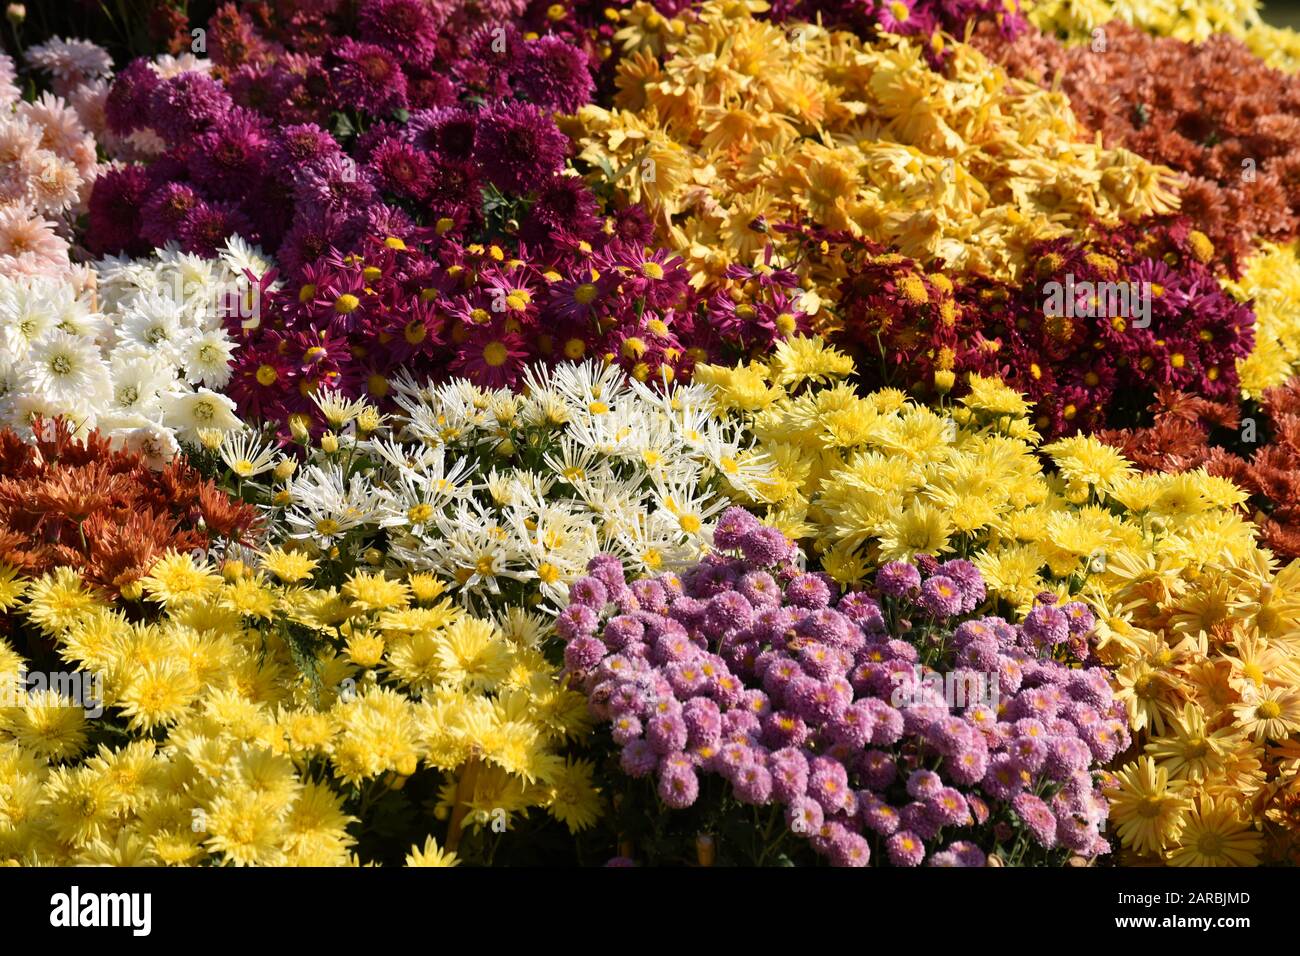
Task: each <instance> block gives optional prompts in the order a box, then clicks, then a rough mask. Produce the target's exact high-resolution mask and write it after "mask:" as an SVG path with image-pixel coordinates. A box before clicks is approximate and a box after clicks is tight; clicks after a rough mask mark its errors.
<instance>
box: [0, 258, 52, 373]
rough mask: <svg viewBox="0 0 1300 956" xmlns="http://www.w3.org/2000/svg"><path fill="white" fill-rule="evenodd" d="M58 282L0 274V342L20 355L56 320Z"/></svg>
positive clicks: (7, 351) (13, 355)
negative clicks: (3, 276) (8, 277)
mask: <svg viewBox="0 0 1300 956" xmlns="http://www.w3.org/2000/svg"><path fill="white" fill-rule="evenodd" d="M58 315H59V300H58V284H57V283H55V282H53V281H51V280H48V279H28V280H27V281H23V280H21V279H7V278H0V342H2V344H3V345H4V352H5V354H6V355H8V356H9V357H10V358H12V359H22V358H25V357H26V356H27V353H28V351H30V349H31V347H32V343H34V342H35V341H36V340H37V339H39V338H41V337H42V336H44V335H45V334H46V333H47V332H49V331H51V330H52V329H54V328H55V327H56V326H57V325H58V322H59V319H58Z"/></svg>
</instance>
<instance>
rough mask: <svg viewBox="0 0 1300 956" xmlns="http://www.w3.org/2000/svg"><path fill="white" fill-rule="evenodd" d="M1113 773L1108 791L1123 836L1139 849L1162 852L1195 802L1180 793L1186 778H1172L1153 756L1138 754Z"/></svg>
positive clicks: (1126, 843)
mask: <svg viewBox="0 0 1300 956" xmlns="http://www.w3.org/2000/svg"><path fill="white" fill-rule="evenodd" d="M1114 776H1115V782H1114V785H1113V786H1110V787H1107V788H1106V789H1105V795H1106V798H1107V799H1108V800H1109V801H1110V818H1111V821H1112V822H1113V823H1114V824H1115V827H1116V830H1117V832H1118V833H1119V836H1120V839H1122V840H1123V841H1124V845H1125V846H1129V847H1132V848H1133V849H1134V850H1136V851H1137V852H1139V853H1150V854H1154V855H1157V856H1159V855H1161V854H1162V853H1163V852H1164V850H1165V849H1166V848H1167V847H1169V846H1171V845H1173V844H1174V843H1175V841H1177V840H1178V838H1179V836H1180V835H1181V834H1182V832H1183V826H1184V823H1185V821H1186V819H1187V812H1188V810H1190V809H1191V806H1192V802H1191V800H1189V799H1188V798H1187V797H1184V796H1182V795H1180V794H1179V790H1181V789H1182V788H1183V787H1184V786H1185V783H1184V781H1180V780H1175V781H1170V779H1169V772H1168V771H1167V770H1165V769H1163V768H1160V767H1158V766H1157V765H1156V762H1155V761H1154V760H1152V759H1151V758H1150V757H1139V758H1138V759H1137V760H1136V761H1135V762H1133V763H1131V764H1129V765H1128V766H1127V767H1124V768H1122V769H1120V770H1118V771H1116V772H1115V775H1114Z"/></svg>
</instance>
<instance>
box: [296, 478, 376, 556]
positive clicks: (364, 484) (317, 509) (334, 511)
mask: <svg viewBox="0 0 1300 956" xmlns="http://www.w3.org/2000/svg"><path fill="white" fill-rule="evenodd" d="M289 493H290V496H291V498H292V504H291V505H290V507H289V510H288V511H287V512H286V513H285V516H284V520H285V522H286V523H287V524H288V526H289V528H290V529H291V530H290V537H292V538H296V539H298V540H300V541H310V542H313V543H315V544H317V545H320V546H321V547H329V546H330V545H331V544H333V543H334V542H335V541H337V540H338V539H339V538H340V537H342V536H343V535H345V534H347V533H348V532H349V531H351V530H352V529H353V528H357V527H360V526H361V525H363V524H367V523H369V522H371V521H373V520H374V519H375V516H376V515H377V514H378V507H377V504H378V498H377V496H376V495H375V489H374V487H373V486H372V485H371V483H370V480H369V479H368V478H367V477H366V476H365V475H362V474H355V475H353V476H352V477H351V478H349V479H347V480H344V478H343V471H342V469H341V468H340V467H339V466H338V465H336V464H330V465H328V466H326V467H321V466H320V465H312V466H310V467H308V468H305V469H303V470H302V471H301V472H299V473H298V475H297V477H296V478H294V481H293V484H292V485H291V486H290V489H289Z"/></svg>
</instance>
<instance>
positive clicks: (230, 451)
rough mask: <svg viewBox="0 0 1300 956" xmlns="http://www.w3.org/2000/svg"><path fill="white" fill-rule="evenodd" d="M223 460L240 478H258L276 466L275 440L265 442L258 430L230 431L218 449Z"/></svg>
mask: <svg viewBox="0 0 1300 956" xmlns="http://www.w3.org/2000/svg"><path fill="white" fill-rule="evenodd" d="M217 453H218V454H219V455H220V456H221V460H222V461H224V462H225V463H226V467H227V468H229V469H230V470H231V471H232V472H233V473H234V474H235V475H236V476H237V477H239V478H241V479H242V478H256V477H257V476H258V475H261V474H265V473H266V472H268V471H270V470H271V469H272V468H274V467H275V463H276V457H277V456H276V448H275V442H273V441H270V442H267V443H266V444H263V443H262V441H261V439H260V438H259V437H258V435H257V433H256V432H252V431H244V432H230V433H228V434H227V435H226V436H225V438H223V439H222V440H221V447H220V448H219V449H218V450H217Z"/></svg>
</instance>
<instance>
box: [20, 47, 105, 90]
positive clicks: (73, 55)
mask: <svg viewBox="0 0 1300 956" xmlns="http://www.w3.org/2000/svg"><path fill="white" fill-rule="evenodd" d="M25 59H26V60H27V65H28V66H31V67H33V68H35V69H37V70H44V71H45V72H47V73H49V74H51V75H53V76H54V77H56V78H58V79H60V80H69V81H72V82H74V83H75V82H78V81H80V80H89V79H94V78H95V77H99V76H109V75H111V74H112V72H113V58H112V57H111V56H109V53H108V51H107V50H105V49H104V48H103V47H102V46H100V45H99V44H98V43H91V42H90V41H89V40H64V39H63V38H61V37H53V38H52V39H49V40H46V41H45V42H44V43H38V44H36V45H35V46H30V47H28V48H27V53H26V54H25Z"/></svg>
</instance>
